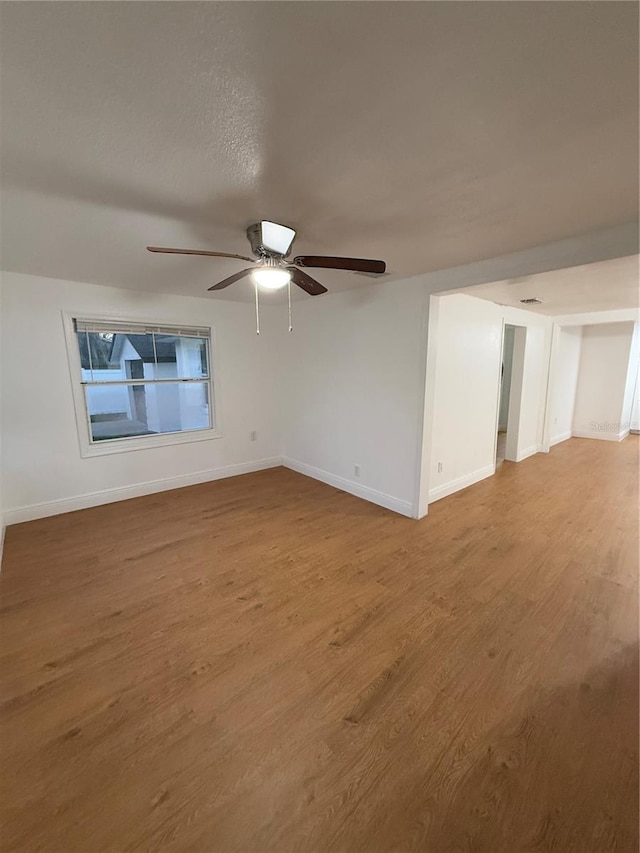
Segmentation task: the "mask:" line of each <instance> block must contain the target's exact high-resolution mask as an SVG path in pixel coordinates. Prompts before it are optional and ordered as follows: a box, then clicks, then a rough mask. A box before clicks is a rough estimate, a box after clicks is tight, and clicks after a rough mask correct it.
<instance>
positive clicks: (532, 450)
mask: <svg viewBox="0 0 640 853" xmlns="http://www.w3.org/2000/svg"><path fill="white" fill-rule="evenodd" d="M541 450H542V448H541V447H539V446H538V445H537V444H532V445H531V447H526V448H525V449H524V450H521V451H520V453H518V455H517V457H516V462H523V461H524V460H525V459H528V458H529V457H530V456H534V455H535V454H536V453H540V452H541Z"/></svg>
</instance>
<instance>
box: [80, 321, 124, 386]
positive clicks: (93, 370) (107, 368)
mask: <svg viewBox="0 0 640 853" xmlns="http://www.w3.org/2000/svg"><path fill="white" fill-rule="evenodd" d="M76 337H77V339H78V349H79V351H80V366H81V368H82V380H83V381H84V382H91V381H94V382H97V381H100V380H101V379H106V380H108V381H111V382H112V381H113V380H116V379H122V378H125V377H122V376H120V375H119V370H120V365H119V364H118V362H117V361H115V360H113V358H112V356H113V349H114V344H115V339H116V338H117V337H118V336H117V335H114V334H111V333H109V332H76Z"/></svg>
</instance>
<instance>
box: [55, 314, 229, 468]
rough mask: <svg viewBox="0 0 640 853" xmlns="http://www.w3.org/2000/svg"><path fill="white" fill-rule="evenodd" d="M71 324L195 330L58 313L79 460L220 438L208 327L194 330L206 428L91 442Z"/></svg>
mask: <svg viewBox="0 0 640 853" xmlns="http://www.w3.org/2000/svg"><path fill="white" fill-rule="evenodd" d="M74 320H78V321H82V322H91V321H92V320H93V321H99V322H100V323H131V324H132V325H148V326H161V327H162V328H163V329H169V330H174V329H175V332H176V334H178V333H179V331H180V329H183V330H184V329H190V328H196V326H195V325H194V324H192V323H183V324H181V325H180V326H178V325H176V322H175V320H174V321H173V322H169V323H166V322H164V321H158V320H148V319H146V318H145V319H141V318H139V317H115V316H113V315H108V314H103V313H101V312H96V313H95V314H92V315H90V316H89V315H87V314H86V313H84V312H77V311H63V312H62V322H63V326H64V334H65V341H66V345H67V360H68V363H69V375H70V378H71V392H72V395H73V406H74V412H75V419H76V426H77V431H78V441H79V445H80V455H81V456H82V457H83V458H87V457H91V456H108V455H110V454H112V453H127V452H130V451H132V450H147V449H150V448H153V447H166V446H168V445H172V444H190V443H191V442H193V441H210V440H212V439H215V438H222V429H221V419H220V412H219V409H218V405H217V400H216V381H215V379H214V373H215V369H216V365H217V357H216V345H215V335H214V330H213V329H212V328H211V327H210V326H204V325H201V324H198V325H197V328H198V329H202V330H203V331H205V332H206V333H207V359H208V366H209V378H208V380H200V381H208V384H209V411H210V421H211V423H210V425H209V426H208V427H205V428H203V429H197V430H185V431H184V432H165V433H160V434H158V435H143V436H131V437H128V438H114V439H105V440H103V441H93V438H92V433H91V420H90V416H89V411H88V408H87V404H86V397H85V391H84V384H85V383H83V381H82V365H81V363H80V350H79V348H78V341H77V336H76V332H75V325H74Z"/></svg>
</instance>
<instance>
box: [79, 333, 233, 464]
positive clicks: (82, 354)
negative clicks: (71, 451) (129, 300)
mask: <svg viewBox="0 0 640 853" xmlns="http://www.w3.org/2000/svg"><path fill="white" fill-rule="evenodd" d="M69 319H70V328H69V329H68V334H67V336H68V339H70V340H68V343H69V345H70V349H71V350H73V354H72V355H73V357H72V358H71V365H72V372H73V373H74V374H75V375H74V376H73V381H74V395H75V399H76V412H77V414H78V416H79V417H78V421H79V429H80V441H81V446H82V448H83V450H84V453H83V455H97V454H101V453H105V452H107V453H112V452H117V451H119V450H127V449H129V450H131V449H137V448H141V447H152V446H154V445H157V444H167V443H174V442H176V441H178V442H181V441H185V440H194V439H196V438H198V439H199V438H213V437H216V435H217V433H215V412H214V410H213V387H212V382H211V368H210V361H211V355H210V353H211V346H210V342H211V334H210V330H209V329H205V328H183V327H180V328H178V327H172V326H153V325H147V324H140V323H129V322H121V321H117V322H116V321H110V320H106V319H101V320H90V319H80V318H77V317H76V318H69ZM70 354H71V353H70ZM79 410H80V411H79Z"/></svg>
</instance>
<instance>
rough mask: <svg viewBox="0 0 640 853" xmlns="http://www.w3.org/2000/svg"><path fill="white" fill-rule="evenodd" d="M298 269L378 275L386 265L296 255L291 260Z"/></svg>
mask: <svg viewBox="0 0 640 853" xmlns="http://www.w3.org/2000/svg"><path fill="white" fill-rule="evenodd" d="M293 263H294V264H295V265H296V266H298V267H318V268H320V267H322V268H323V269H328V270H352V271H353V272H370V273H377V274H378V275H380V274H381V273H383V272H384V271H385V270H386V268H387V265H386V264H385V262H384V261H372V260H369V259H368V258H332V257H330V256H328V255H298V257H297V258H294V259H293Z"/></svg>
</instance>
